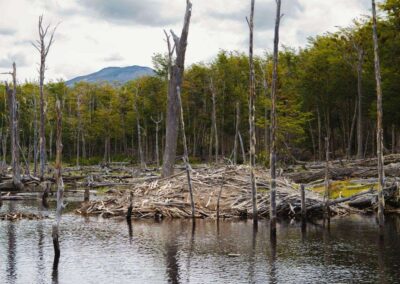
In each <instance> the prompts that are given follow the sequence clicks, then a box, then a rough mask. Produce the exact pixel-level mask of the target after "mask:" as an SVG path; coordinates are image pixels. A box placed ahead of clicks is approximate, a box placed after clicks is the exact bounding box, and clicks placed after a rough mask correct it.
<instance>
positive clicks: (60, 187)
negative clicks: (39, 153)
mask: <svg viewBox="0 0 400 284" xmlns="http://www.w3.org/2000/svg"><path fill="white" fill-rule="evenodd" d="M56 111H57V138H56V139H57V141H56V148H57V150H56V165H55V170H56V171H55V179H56V184H57V209H56V219H55V223H54V224H53V230H52V237H53V246H54V263H53V268H54V269H57V268H58V262H59V259H60V243H59V240H58V239H59V225H60V222H61V214H62V211H63V209H64V207H65V205H64V182H63V179H62V165H61V163H62V148H63V145H62V112H61V103H60V101H59V100H58V99H57V102H56Z"/></svg>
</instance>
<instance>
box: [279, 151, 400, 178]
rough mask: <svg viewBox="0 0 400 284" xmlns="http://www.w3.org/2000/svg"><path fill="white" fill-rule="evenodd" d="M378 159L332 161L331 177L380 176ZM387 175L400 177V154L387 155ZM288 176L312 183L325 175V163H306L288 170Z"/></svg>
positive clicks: (385, 160)
mask: <svg viewBox="0 0 400 284" xmlns="http://www.w3.org/2000/svg"><path fill="white" fill-rule="evenodd" d="M377 163H378V162H377V159H376V158H370V159H362V160H350V161H347V160H346V161H345V160H336V161H332V162H330V169H329V171H330V178H331V179H333V180H344V179H348V178H373V177H377V176H378V171H377V169H376V167H377ZM384 163H385V167H384V169H385V176H386V177H389V178H397V177H400V154H393V155H388V156H385V159H384ZM285 176H286V177H288V178H289V179H291V180H293V181H294V182H296V183H310V182H312V181H315V180H319V179H323V178H324V177H325V163H306V164H304V165H302V169H301V170H298V169H297V170H296V171H294V172H288V173H286V174H285Z"/></svg>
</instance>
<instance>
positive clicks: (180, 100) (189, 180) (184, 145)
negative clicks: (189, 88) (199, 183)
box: [177, 86, 195, 219]
mask: <svg viewBox="0 0 400 284" xmlns="http://www.w3.org/2000/svg"><path fill="white" fill-rule="evenodd" d="M177 94H178V104H179V107H180V118H181V119H180V120H181V128H182V138H183V150H184V155H183V161H184V162H185V168H186V175H187V180H188V186H189V194H190V204H191V206H192V218H193V219H194V218H195V207H194V197H193V189H192V180H191V178H190V171H191V169H192V168H191V166H190V162H189V153H188V149H187V141H186V133H185V120H184V119H183V108H182V99H181V89H180V87H179V86H178V87H177Z"/></svg>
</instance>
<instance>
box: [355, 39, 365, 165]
mask: <svg viewBox="0 0 400 284" xmlns="http://www.w3.org/2000/svg"><path fill="white" fill-rule="evenodd" d="M354 48H355V49H356V51H357V92H358V120H357V158H358V159H362V158H363V157H364V151H363V112H362V99H363V91H362V78H363V77H362V73H363V63H364V54H365V53H364V49H363V48H362V47H361V46H359V45H357V44H354Z"/></svg>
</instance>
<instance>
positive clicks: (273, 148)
mask: <svg viewBox="0 0 400 284" xmlns="http://www.w3.org/2000/svg"><path fill="white" fill-rule="evenodd" d="M281 17H282V16H281V0H276V19H275V36H274V55H273V70H272V86H271V142H270V147H271V149H270V174H271V186H270V188H271V190H270V191H271V192H270V195H271V196H270V199H271V200H270V204H271V205H270V218H271V235H272V236H275V235H276V128H277V113H276V94H277V85H278V56H279V54H278V52H279V25H280V22H281Z"/></svg>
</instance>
